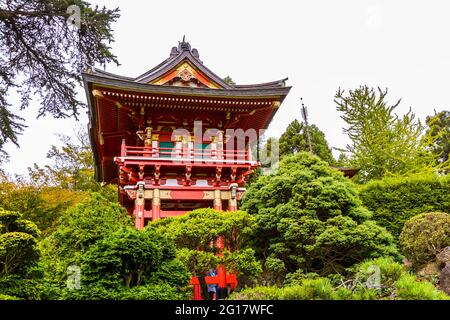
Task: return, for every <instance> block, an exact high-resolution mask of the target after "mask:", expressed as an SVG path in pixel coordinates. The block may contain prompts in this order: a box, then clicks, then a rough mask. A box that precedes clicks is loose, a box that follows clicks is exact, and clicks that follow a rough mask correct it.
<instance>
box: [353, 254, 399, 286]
mask: <svg viewBox="0 0 450 320" xmlns="http://www.w3.org/2000/svg"><path fill="white" fill-rule="evenodd" d="M351 270H353V271H355V272H356V273H355V278H356V279H357V280H358V281H360V282H367V280H368V278H369V277H370V276H373V275H374V274H375V272H378V270H379V275H380V284H381V285H382V286H390V285H393V284H394V282H395V281H397V280H398V279H399V278H400V276H401V275H402V273H403V272H404V267H403V265H401V264H400V263H398V262H396V261H394V260H393V259H392V258H389V257H382V258H377V259H372V260H367V261H364V262H362V263H360V264H358V265H357V266H355V267H353V268H352V269H351Z"/></svg>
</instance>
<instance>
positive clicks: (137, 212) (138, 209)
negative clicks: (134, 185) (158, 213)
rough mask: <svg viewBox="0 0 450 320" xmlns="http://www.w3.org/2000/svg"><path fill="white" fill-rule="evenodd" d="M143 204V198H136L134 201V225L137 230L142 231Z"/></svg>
mask: <svg viewBox="0 0 450 320" xmlns="http://www.w3.org/2000/svg"><path fill="white" fill-rule="evenodd" d="M144 203H145V200H144V198H136V200H135V201H134V216H135V220H134V224H135V226H136V229H138V230H142V229H144Z"/></svg>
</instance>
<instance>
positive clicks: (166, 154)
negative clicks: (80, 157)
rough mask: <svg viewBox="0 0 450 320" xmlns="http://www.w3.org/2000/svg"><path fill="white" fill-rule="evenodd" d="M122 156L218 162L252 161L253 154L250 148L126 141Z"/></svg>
mask: <svg viewBox="0 0 450 320" xmlns="http://www.w3.org/2000/svg"><path fill="white" fill-rule="evenodd" d="M120 157H121V158H124V159H125V158H126V159H133V160H138V159H141V160H155V161H159V160H160V161H181V162H213V163H214V162H216V163H250V162H253V161H252V155H251V152H250V149H248V150H227V149H221V148H220V147H219V148H215V147H212V148H211V147H207V148H189V147H185V146H183V147H181V148H180V147H173V148H170V147H135V146H127V145H125V144H124V143H123V144H122V147H121V154H120Z"/></svg>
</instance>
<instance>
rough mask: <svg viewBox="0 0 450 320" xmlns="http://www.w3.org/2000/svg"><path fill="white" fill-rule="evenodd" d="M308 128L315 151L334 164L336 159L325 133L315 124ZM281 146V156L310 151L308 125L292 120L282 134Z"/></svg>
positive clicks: (320, 156) (317, 154)
mask: <svg viewBox="0 0 450 320" xmlns="http://www.w3.org/2000/svg"><path fill="white" fill-rule="evenodd" d="M308 130H309V134H310V136H311V147H312V151H313V153H314V154H315V155H316V156H318V157H319V158H321V159H322V160H324V161H326V162H328V163H329V164H334V163H335V159H334V158H333V154H332V153H331V149H330V147H329V146H328V142H327V140H326V138H325V134H324V133H323V132H322V131H320V129H319V128H318V127H317V126H316V125H314V124H313V125H309V126H308ZM279 146H280V157H283V156H285V155H288V154H295V153H298V152H301V151H309V146H308V137H307V132H306V126H305V125H304V124H303V123H301V122H299V121H298V120H297V119H295V120H294V121H292V122H291V123H290V124H289V126H288V127H287V129H286V131H285V132H284V133H283V134H282V135H281V137H280V145H279Z"/></svg>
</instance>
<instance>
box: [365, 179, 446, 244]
mask: <svg viewBox="0 0 450 320" xmlns="http://www.w3.org/2000/svg"><path fill="white" fill-rule="evenodd" d="M449 190H450V176H444V177H440V176H437V175H414V176H408V177H391V178H385V179H383V180H378V181H371V182H369V183H367V184H366V185H364V186H362V187H361V188H360V190H359V191H360V192H359V196H360V198H361V200H362V201H363V203H364V205H365V206H366V207H367V208H368V209H369V210H371V211H372V212H373V219H374V220H376V221H377V223H378V224H379V225H381V226H383V227H385V228H386V229H387V230H388V231H390V232H391V233H392V234H393V235H394V237H395V238H396V239H398V237H399V236H400V233H401V231H402V228H403V225H404V223H405V222H406V221H407V220H409V219H410V218H411V217H413V216H415V215H417V214H420V213H425V212H433V211H444V212H450V192H449Z"/></svg>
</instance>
